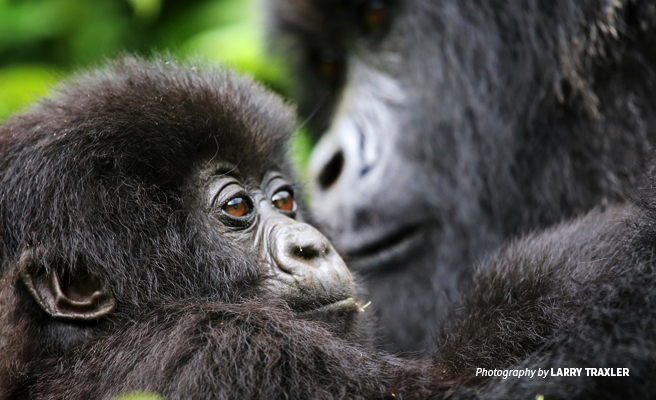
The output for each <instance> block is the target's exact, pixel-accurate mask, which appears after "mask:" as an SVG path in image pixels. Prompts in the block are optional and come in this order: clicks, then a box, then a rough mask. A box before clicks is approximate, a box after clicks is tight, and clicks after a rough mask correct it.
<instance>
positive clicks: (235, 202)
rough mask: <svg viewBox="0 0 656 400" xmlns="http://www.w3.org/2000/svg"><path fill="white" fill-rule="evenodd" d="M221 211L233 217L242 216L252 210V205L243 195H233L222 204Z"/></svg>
mask: <svg viewBox="0 0 656 400" xmlns="http://www.w3.org/2000/svg"><path fill="white" fill-rule="evenodd" d="M222 209H223V211H224V212H225V213H227V214H229V215H232V216H233V217H243V216H244V215H248V214H250V213H251V211H252V207H251V206H250V204H249V203H248V202H247V201H246V199H245V198H243V197H235V198H233V199H231V200H230V201H228V202H227V203H226V204H225V205H224V206H223V208H222Z"/></svg>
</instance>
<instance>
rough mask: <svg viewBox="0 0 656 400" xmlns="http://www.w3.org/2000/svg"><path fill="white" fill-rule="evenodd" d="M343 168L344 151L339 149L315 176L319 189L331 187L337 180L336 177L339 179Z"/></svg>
mask: <svg viewBox="0 0 656 400" xmlns="http://www.w3.org/2000/svg"><path fill="white" fill-rule="evenodd" d="M343 168H344V153H343V152H342V151H341V150H339V151H338V152H337V153H335V155H333V156H332V158H331V159H330V161H328V163H326V165H325V166H324V167H323V169H322V170H321V173H320V174H319V177H318V178H317V181H318V184H319V188H321V190H326V189H328V188H329V187H331V186H332V185H333V184H334V183H335V182H337V179H339V176H340V175H341V173H342V169H343Z"/></svg>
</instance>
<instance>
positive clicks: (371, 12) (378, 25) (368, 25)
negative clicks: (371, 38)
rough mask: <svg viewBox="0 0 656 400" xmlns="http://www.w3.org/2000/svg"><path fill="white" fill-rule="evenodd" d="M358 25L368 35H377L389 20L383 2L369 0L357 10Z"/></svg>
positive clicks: (380, 0)
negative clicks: (360, 25) (359, 24)
mask: <svg viewBox="0 0 656 400" xmlns="http://www.w3.org/2000/svg"><path fill="white" fill-rule="evenodd" d="M359 14H360V15H359V18H360V23H361V24H362V26H363V27H364V29H365V31H366V32H367V33H369V34H377V33H379V32H380V31H381V30H382V29H383V28H385V26H386V25H387V22H388V20H389V10H388V7H387V4H386V2H385V1H384V0H369V1H367V2H366V3H365V4H364V5H363V6H362V7H361V8H360V10H359Z"/></svg>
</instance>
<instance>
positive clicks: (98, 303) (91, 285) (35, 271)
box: [18, 248, 116, 321]
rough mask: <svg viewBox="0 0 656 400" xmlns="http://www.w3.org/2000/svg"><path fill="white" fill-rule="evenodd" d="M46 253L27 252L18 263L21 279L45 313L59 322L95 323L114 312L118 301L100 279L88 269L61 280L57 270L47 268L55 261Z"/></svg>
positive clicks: (33, 250)
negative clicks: (45, 254)
mask: <svg viewBox="0 0 656 400" xmlns="http://www.w3.org/2000/svg"><path fill="white" fill-rule="evenodd" d="M44 253H45V252H44V251H43V250H42V249H40V248H37V249H30V250H26V251H24V252H23V253H22V254H21V256H20V259H19V261H18V267H19V270H20V276H21V279H22V280H23V283H25V286H27V289H28V290H29V291H30V294H31V295H32V297H34V300H36V302H37V303H38V304H39V306H40V307H41V308H42V309H43V311H45V312H46V313H47V314H48V315H50V316H51V317H52V318H57V319H65V320H73V321H95V320H98V319H100V318H103V317H105V316H107V315H108V314H109V313H111V312H112V311H113V310H114V306H115V305H116V301H115V300H114V297H113V296H112V295H111V294H110V293H109V291H107V290H106V289H105V288H104V287H103V286H102V284H101V283H100V281H99V280H98V278H96V277H94V276H91V275H89V274H88V273H87V272H86V269H85V268H75V269H73V270H74V271H76V272H75V274H73V275H71V274H68V273H65V274H63V276H58V275H57V272H56V271H55V269H54V268H46V266H47V265H53V264H54V263H53V262H51V261H55V260H48V257H47V256H46V257H44ZM69 270H70V269H69Z"/></svg>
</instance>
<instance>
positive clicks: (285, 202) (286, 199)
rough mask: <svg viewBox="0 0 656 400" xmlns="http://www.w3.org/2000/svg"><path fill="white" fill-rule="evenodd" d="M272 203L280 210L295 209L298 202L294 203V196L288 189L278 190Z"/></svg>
mask: <svg viewBox="0 0 656 400" xmlns="http://www.w3.org/2000/svg"><path fill="white" fill-rule="evenodd" d="M271 203H272V204H273V205H274V207H276V208H277V209H279V210H282V211H294V209H295V208H296V203H294V196H293V195H292V193H291V192H290V191H288V190H280V191H278V192H276V194H274V195H273V197H272V198H271Z"/></svg>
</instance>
